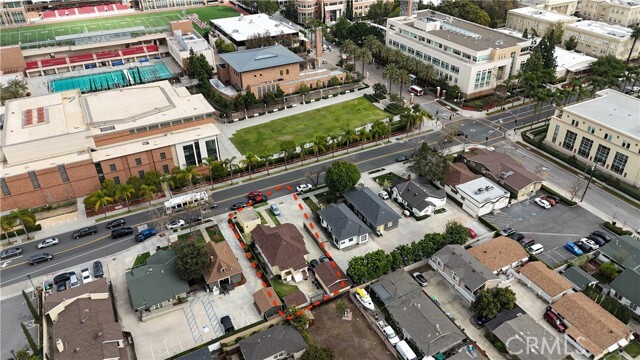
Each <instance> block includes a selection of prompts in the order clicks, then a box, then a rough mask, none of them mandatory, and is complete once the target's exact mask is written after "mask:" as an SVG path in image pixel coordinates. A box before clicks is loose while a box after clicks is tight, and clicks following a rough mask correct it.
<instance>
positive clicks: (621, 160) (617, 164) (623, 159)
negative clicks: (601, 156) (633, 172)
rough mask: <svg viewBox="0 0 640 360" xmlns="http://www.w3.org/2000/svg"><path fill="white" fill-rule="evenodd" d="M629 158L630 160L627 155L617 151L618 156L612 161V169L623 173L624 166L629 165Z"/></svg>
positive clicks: (617, 172)
mask: <svg viewBox="0 0 640 360" xmlns="http://www.w3.org/2000/svg"><path fill="white" fill-rule="evenodd" d="M627 160H629V157H628V156H627V155H625V154H621V153H619V152H616V156H615V157H614V158H613V162H612V163H611V171H613V172H614V173H616V174H621V175H622V173H623V172H624V167H625V166H626V165H627Z"/></svg>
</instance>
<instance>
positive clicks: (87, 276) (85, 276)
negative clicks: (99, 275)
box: [80, 269, 93, 284]
mask: <svg viewBox="0 0 640 360" xmlns="http://www.w3.org/2000/svg"><path fill="white" fill-rule="evenodd" d="M80 277H82V283H83V284H87V283H90V282H92V281H93V278H92V277H91V273H89V269H82V270H80Z"/></svg>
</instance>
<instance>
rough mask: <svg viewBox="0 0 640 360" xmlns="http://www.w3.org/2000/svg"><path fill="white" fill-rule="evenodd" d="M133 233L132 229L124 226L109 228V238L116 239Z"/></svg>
mask: <svg viewBox="0 0 640 360" xmlns="http://www.w3.org/2000/svg"><path fill="white" fill-rule="evenodd" d="M131 234H133V229H132V228H130V227H128V226H126V227H121V228H118V229H115V230H111V238H112V239H118V238H121V237H125V236H128V235H131Z"/></svg>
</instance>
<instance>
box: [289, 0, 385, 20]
mask: <svg viewBox="0 0 640 360" xmlns="http://www.w3.org/2000/svg"><path fill="white" fill-rule="evenodd" d="M383 1H393V0H383ZM375 3H376V0H352V2H351V5H352V13H351V16H352V18H354V19H360V18H363V17H365V16H367V13H368V12H369V7H371V5H373V4H375ZM295 5H296V9H297V10H298V22H300V23H304V22H305V21H306V19H308V18H310V17H313V18H316V19H319V20H323V21H324V22H325V23H330V22H332V21H336V20H338V19H339V18H340V17H341V16H346V15H347V0H295Z"/></svg>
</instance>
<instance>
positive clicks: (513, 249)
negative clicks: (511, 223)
mask: <svg viewBox="0 0 640 360" xmlns="http://www.w3.org/2000/svg"><path fill="white" fill-rule="evenodd" d="M467 251H468V252H469V253H470V254H471V255H473V256H475V257H476V259H478V260H479V261H480V262H481V263H483V264H484V265H485V266H486V267H488V268H489V269H491V271H494V272H495V271H498V270H500V269H502V268H504V267H506V266H507V265H511V264H513V263H515V262H517V261H519V260H524V259H527V258H528V257H529V254H527V252H526V251H525V250H524V248H523V247H522V246H521V245H520V244H519V243H518V242H517V241H515V240H512V239H509V238H508V237H506V236H499V237H497V238H495V239H491V240H489V241H487V242H484V243H482V244H480V245H478V246H474V247H472V248H471V249H469V250H467Z"/></svg>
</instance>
